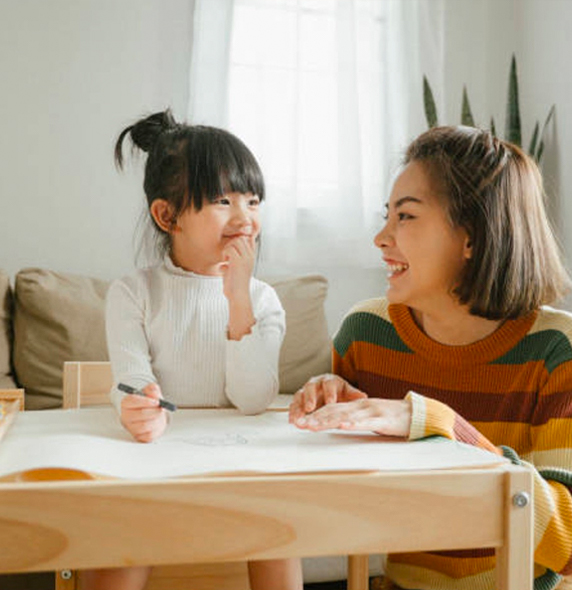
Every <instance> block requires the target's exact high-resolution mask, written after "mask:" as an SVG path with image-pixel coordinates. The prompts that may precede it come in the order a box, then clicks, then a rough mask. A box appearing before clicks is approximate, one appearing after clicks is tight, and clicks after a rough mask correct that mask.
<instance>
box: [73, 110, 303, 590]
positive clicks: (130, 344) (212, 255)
mask: <svg viewBox="0 0 572 590" xmlns="http://www.w3.org/2000/svg"><path fill="white" fill-rule="evenodd" d="M127 135H129V136H130V137H131V140H132V142H133V144H134V145H135V146H136V147H137V148H139V149H140V150H142V151H144V152H146V153H147V162H146V165H145V180H144V189H145V194H146V197H147V203H148V207H149V213H150V216H151V219H152V222H153V224H154V226H155V229H156V230H157V234H158V238H159V250H160V252H161V253H162V254H163V259H162V261H161V262H160V264H157V265H156V266H153V267H150V268H146V269H144V270H140V271H138V272H136V273H135V274H133V275H131V276H128V277H125V278H123V279H121V280H118V281H115V282H114V283H113V284H112V286H111V287H110V290H109V293H108V297H107V316H106V326H107V340H108V349H109V356H110V360H111V365H112V369H113V376H114V382H115V385H117V384H119V383H125V384H127V385H129V386H131V387H135V388H139V389H142V390H143V392H144V393H146V394H147V395H148V396H149V397H140V396H134V395H124V394H122V393H121V392H120V391H119V390H118V389H117V388H116V387H115V388H114V389H113V391H112V393H111V397H112V401H113V402H114V404H115V406H116V408H117V410H118V412H119V414H120V417H121V423H122V424H123V426H124V427H125V428H126V429H127V430H128V431H129V432H130V433H131V434H132V435H133V437H134V438H135V439H136V440H138V441H141V442H151V441H153V440H156V439H157V438H158V437H159V436H161V434H162V433H163V432H164V431H165V429H166V428H168V417H167V414H166V411H165V410H164V409H162V408H161V407H159V402H158V399H159V398H162V397H163V393H164V394H165V397H167V398H168V400H169V401H171V402H173V403H175V404H177V405H180V406H186V407H230V406H235V407H236V408H238V409H239V410H240V411H241V412H243V413H245V414H256V413H259V412H262V411H264V410H265V409H266V408H267V407H268V405H269V404H270V403H271V402H272V401H273V399H274V398H275V396H276V394H277V392H278V355H279V351H280V345H281V343H282V339H283V336H284V329H285V317H284V311H283V309H282V306H281V304H280V301H279V299H278V297H277V295H276V293H275V291H274V290H273V289H272V288H271V287H270V286H269V285H267V284H265V283H262V282H261V281H258V280H256V279H254V278H252V272H253V267H254V262H255V255H256V240H257V237H258V236H259V234H260V217H259V205H260V202H261V201H262V200H263V199H264V182H263V178H262V173H261V171H260V168H259V166H258V163H257V162H256V160H255V158H254V156H253V155H252V153H251V152H250V151H249V150H248V148H247V147H246V146H245V145H244V144H243V143H242V142H241V141H240V140H239V139H238V138H236V137H235V136H233V135H232V134H230V133H228V132H226V131H223V130H222V129H215V128H212V127H203V126H190V125H185V124H179V123H176V122H175V120H174V119H173V117H172V115H171V113H170V111H166V112H162V113H156V114H154V115H151V116H149V117H146V118H144V119H141V120H140V121H138V122H137V123H135V124H134V125H132V126H129V127H127V128H126V129H125V130H123V132H122V133H121V134H120V136H119V138H118V140H117V143H116V146H115V158H116V161H117V163H118V165H119V167H121V166H122V164H123V156H122V144H123V140H124V139H125V137H126V136H127ZM149 569H150V568H143V567H137V568H124V569H107V570H92V571H89V572H85V574H84V577H83V580H84V582H85V584H84V586H83V587H84V588H87V589H88V590H93V589H99V588H101V589H103V588H106V589H109V588H114V589H115V590H135V589H141V588H143V587H144V586H145V583H146V580H147V577H148V575H149ZM249 576H250V581H251V586H252V588H253V590H300V589H301V588H302V575H301V566H300V560H274V561H260V562H250V563H249Z"/></svg>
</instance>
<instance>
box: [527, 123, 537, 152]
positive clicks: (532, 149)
mask: <svg viewBox="0 0 572 590" xmlns="http://www.w3.org/2000/svg"><path fill="white" fill-rule="evenodd" d="M539 131H540V125H539V123H538V121H536V125H535V126H534V131H533V132H532V138H531V140H530V146H529V148H528V153H529V154H530V155H531V156H532V157H533V158H534V157H535V152H536V143H537V141H538V132H539Z"/></svg>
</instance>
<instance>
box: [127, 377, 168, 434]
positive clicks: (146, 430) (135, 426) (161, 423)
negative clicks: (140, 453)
mask: <svg viewBox="0 0 572 590" xmlns="http://www.w3.org/2000/svg"><path fill="white" fill-rule="evenodd" d="M142 391H143V393H145V394H146V395H148V396H149V397H142V396H140V395H125V396H124V397H123V399H122V400H121V424H123V426H125V428H126V429H127V430H128V431H129V432H130V433H131V435H132V436H133V438H134V439H135V440H137V441H139V442H152V441H154V440H156V439H157V438H159V437H160V436H161V435H162V434H163V432H165V428H167V413H166V411H165V410H163V408H161V407H160V406H159V402H158V400H159V399H160V398H162V397H163V396H162V395H161V388H160V387H159V386H158V385H157V384H156V383H149V385H147V386H146V387H144V388H143V389H142Z"/></svg>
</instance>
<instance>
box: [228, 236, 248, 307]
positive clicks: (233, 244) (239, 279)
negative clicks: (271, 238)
mask: <svg viewBox="0 0 572 590" xmlns="http://www.w3.org/2000/svg"><path fill="white" fill-rule="evenodd" d="M255 259H256V238H255V237H254V236H239V237H237V238H233V239H232V240H229V242H228V243H227V244H226V246H225V247H224V249H223V264H222V277H223V278H222V284H223V292H224V295H225V297H226V298H227V299H228V300H229V301H232V300H234V299H236V298H243V297H248V299H250V278H251V277H252V272H253V270H254V261H255Z"/></svg>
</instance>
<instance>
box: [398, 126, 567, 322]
mask: <svg viewBox="0 0 572 590" xmlns="http://www.w3.org/2000/svg"><path fill="white" fill-rule="evenodd" d="M410 162H419V163H421V164H422V165H424V166H425V170H426V172H427V173H428V174H429V176H430V178H431V179H432V181H433V182H434V183H435V189H436V190H437V191H438V193H439V195H440V196H441V197H442V198H444V199H445V201H446V206H447V209H448V212H449V216H450V218H451V222H452V224H453V226H455V227H463V228H465V230H466V231H467V233H468V234H469V239H470V241H471V244H472V257H471V258H470V259H469V260H468V262H467V264H466V267H465V270H464V272H463V276H462V278H461V281H460V284H459V285H458V287H457V288H456V289H455V294H456V295H457V296H458V298H459V301H460V302H461V303H462V304H465V305H468V306H469V309H470V311H471V313H472V314H474V315H477V316H481V317H485V318H489V319H504V318H516V317H519V316H523V315H525V314H527V313H529V312H531V311H532V310H534V309H537V308H538V307H539V306H540V305H543V304H547V303H552V302H553V301H555V300H556V299H559V298H560V297H561V296H562V295H564V293H565V292H566V291H567V290H568V289H569V287H570V278H569V276H568V273H567V271H566V270H565V268H564V265H563V263H562V258H561V254H560V250H559V247H558V244H557V242H556V239H555V237H554V234H553V232H552V229H551V227H550V223H549V221H548V217H547V214H546V210H545V207H544V198H545V193H544V189H543V185H542V177H541V175H540V172H539V170H538V167H537V165H536V164H535V162H534V161H533V160H532V159H531V158H530V157H529V156H527V155H526V154H525V153H524V152H523V151H522V150H521V149H520V148H519V147H517V146H516V145H513V144H511V143H508V142H506V141H502V140H501V139H498V138H496V137H494V136H493V135H492V134H491V133H490V132H488V131H483V130H480V129H475V128H472V127H436V128H433V129H430V130H429V131H427V132H425V133H423V134H422V135H420V136H419V137H418V138H417V139H415V140H414V141H413V142H412V143H411V145H410V146H409V147H408V149H407V152H406V154H405V164H409V163H410Z"/></svg>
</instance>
